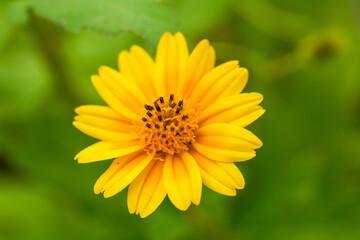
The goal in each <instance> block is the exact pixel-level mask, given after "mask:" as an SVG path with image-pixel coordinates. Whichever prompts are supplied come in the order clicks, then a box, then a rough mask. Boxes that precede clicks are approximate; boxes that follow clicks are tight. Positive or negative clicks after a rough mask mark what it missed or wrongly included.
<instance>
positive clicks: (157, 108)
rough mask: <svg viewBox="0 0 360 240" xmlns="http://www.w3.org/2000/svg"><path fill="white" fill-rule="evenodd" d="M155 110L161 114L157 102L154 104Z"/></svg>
mask: <svg viewBox="0 0 360 240" xmlns="http://www.w3.org/2000/svg"><path fill="white" fill-rule="evenodd" d="M154 105H155V108H156V110H157V111H158V112H161V108H160V106H159V104H157V102H154Z"/></svg>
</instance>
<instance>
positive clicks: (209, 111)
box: [199, 93, 263, 125]
mask: <svg viewBox="0 0 360 240" xmlns="http://www.w3.org/2000/svg"><path fill="white" fill-rule="evenodd" d="M262 100H263V96H262V95H261V94H259V93H242V94H236V95H233V96H231V97H227V98H224V99H222V100H220V101H218V102H216V103H214V104H211V105H210V106H209V107H208V108H206V109H205V110H204V111H203V112H202V113H201V115H200V120H199V124H200V125H207V124H211V123H230V122H233V121H235V120H237V119H241V118H244V117H246V116H247V115H249V114H251V113H252V112H254V111H257V110H258V109H261V107H260V106H258V104H260V103H261V101H262Z"/></svg>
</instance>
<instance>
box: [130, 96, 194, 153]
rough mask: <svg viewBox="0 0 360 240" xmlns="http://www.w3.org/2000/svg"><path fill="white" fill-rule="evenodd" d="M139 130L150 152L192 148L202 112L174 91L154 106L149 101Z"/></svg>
mask: <svg viewBox="0 0 360 240" xmlns="http://www.w3.org/2000/svg"><path fill="white" fill-rule="evenodd" d="M145 110H146V113H145V114H144V116H143V117H142V119H141V120H142V122H141V124H139V126H138V129H137V133H138V135H139V138H140V141H141V143H142V144H143V145H144V146H145V147H144V150H145V151H146V152H148V153H149V154H157V155H158V157H159V158H160V159H162V158H163V157H162V156H161V154H164V153H167V154H171V155H173V154H175V153H180V152H182V151H186V150H188V149H189V145H190V144H191V143H192V142H193V141H194V140H195V134H194V132H195V130H196V129H197V128H198V125H197V123H198V120H199V118H198V114H197V112H196V111H195V108H194V107H193V106H191V105H190V103H189V102H188V101H184V100H180V101H176V100H175V97H174V94H171V95H170V96H169V98H164V97H160V98H159V99H157V100H156V101H155V102H154V104H153V105H147V104H145Z"/></svg>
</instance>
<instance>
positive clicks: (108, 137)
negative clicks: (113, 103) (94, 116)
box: [73, 121, 138, 142]
mask: <svg viewBox="0 0 360 240" xmlns="http://www.w3.org/2000/svg"><path fill="white" fill-rule="evenodd" d="M73 125H74V126H75V127H76V128H77V129H79V130H80V131H82V132H83V133H85V134H87V135H89V136H91V137H94V138H97V139H100V140H104V141H110V142H124V141H132V140H136V139H138V136H137V135H136V134H131V133H126V132H125V133H124V132H119V131H115V130H109V129H106V128H100V127H98V126H96V125H95V124H92V125H91V124H88V123H85V122H80V121H74V122H73ZM125 126H126V124H125ZM123 130H124V131H129V130H128V129H123Z"/></svg>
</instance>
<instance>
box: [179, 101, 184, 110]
mask: <svg viewBox="0 0 360 240" xmlns="http://www.w3.org/2000/svg"><path fill="white" fill-rule="evenodd" d="M183 103H184V101H183V100H181V101H180V102H179V107H180V109H183Z"/></svg>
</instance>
